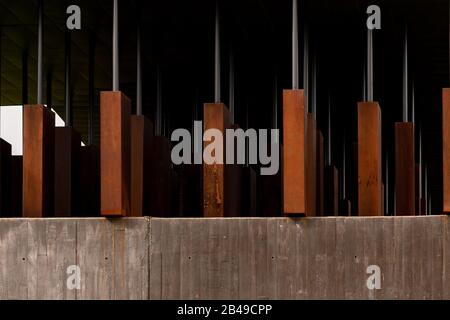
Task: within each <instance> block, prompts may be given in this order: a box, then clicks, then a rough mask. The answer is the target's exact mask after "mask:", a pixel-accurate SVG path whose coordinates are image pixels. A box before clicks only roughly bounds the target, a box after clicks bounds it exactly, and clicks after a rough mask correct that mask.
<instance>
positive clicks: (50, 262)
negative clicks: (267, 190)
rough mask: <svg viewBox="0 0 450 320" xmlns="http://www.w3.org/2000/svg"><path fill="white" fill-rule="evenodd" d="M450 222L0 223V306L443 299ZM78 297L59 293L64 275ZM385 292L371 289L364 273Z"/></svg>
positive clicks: (449, 272)
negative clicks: (75, 279)
mask: <svg viewBox="0 0 450 320" xmlns="http://www.w3.org/2000/svg"><path fill="white" fill-rule="evenodd" d="M449 223H450V218H448V217H445V216H434V217H396V218H388V217H371V218H360V217H356V218H335V217H330V218H300V219H287V218H263V219H259V218H226V219H224V218H217V219H216V218H211V219H201V218H193V219H160V218H126V219H114V220H107V219H102V218H100V219H71V218H68V219H1V220H0V298H1V299H148V298H150V299H161V298H162V299H216V298H217V299H219V298H223V299H449V298H450V235H449V226H450V224H449ZM71 265H77V266H79V267H80V271H81V274H80V275H81V280H80V283H81V289H80V290H76V289H75V290H70V289H69V288H68V287H67V279H68V277H69V276H70V274H67V268H68V267H69V266H71ZM370 265H377V266H379V267H380V269H381V289H379V290H369V289H368V288H367V284H366V282H367V279H368V277H369V276H370V274H367V273H366V271H367V267H368V266H370Z"/></svg>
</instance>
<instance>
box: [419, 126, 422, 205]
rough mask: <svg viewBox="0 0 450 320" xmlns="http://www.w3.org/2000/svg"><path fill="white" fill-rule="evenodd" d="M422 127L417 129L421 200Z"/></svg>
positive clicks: (420, 196)
mask: <svg viewBox="0 0 450 320" xmlns="http://www.w3.org/2000/svg"><path fill="white" fill-rule="evenodd" d="M422 188H423V186H422V126H420V128H419V199H422V194H423V191H422Z"/></svg>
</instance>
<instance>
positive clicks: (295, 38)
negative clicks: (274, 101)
mask: <svg viewBox="0 0 450 320" xmlns="http://www.w3.org/2000/svg"><path fill="white" fill-rule="evenodd" d="M298 77H299V76H298V7H297V0H292V89H298V87H299V86H298Z"/></svg>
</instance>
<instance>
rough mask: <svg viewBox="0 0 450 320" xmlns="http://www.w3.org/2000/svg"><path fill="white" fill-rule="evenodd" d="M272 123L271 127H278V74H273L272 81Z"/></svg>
mask: <svg viewBox="0 0 450 320" xmlns="http://www.w3.org/2000/svg"><path fill="white" fill-rule="evenodd" d="M272 114H273V123H272V128H274V129H278V75H277V74H275V79H274V83H273V111H272Z"/></svg>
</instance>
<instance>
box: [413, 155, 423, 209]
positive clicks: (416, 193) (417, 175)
mask: <svg viewBox="0 0 450 320" xmlns="http://www.w3.org/2000/svg"><path fill="white" fill-rule="evenodd" d="M414 196H415V208H416V212H415V214H416V215H418V216H420V215H422V211H421V206H420V201H421V196H420V164H417V163H416V165H415V177H414Z"/></svg>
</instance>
